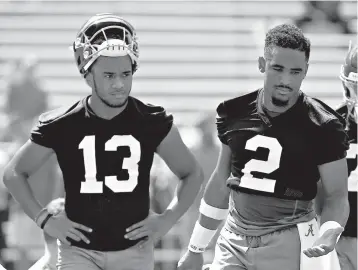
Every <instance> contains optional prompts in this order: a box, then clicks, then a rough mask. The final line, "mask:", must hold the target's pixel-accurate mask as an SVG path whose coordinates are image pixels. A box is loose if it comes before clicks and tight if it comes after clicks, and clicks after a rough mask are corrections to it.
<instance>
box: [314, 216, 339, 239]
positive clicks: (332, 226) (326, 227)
mask: <svg viewBox="0 0 358 270" xmlns="http://www.w3.org/2000/svg"><path fill="white" fill-rule="evenodd" d="M341 227H342V226H341V224H339V223H338V222H336V221H332V220H330V221H326V222H325V223H323V224H322V225H321V227H320V228H319V236H322V235H323V234H324V233H325V232H326V231H328V230H330V229H336V228H341ZM339 237H341V234H339V236H338V237H337V242H338V240H339Z"/></svg>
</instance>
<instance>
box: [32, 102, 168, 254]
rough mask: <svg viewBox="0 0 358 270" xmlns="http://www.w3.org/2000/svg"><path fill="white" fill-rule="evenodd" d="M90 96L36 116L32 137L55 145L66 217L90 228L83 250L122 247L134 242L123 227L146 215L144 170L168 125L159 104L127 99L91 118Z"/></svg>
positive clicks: (76, 244) (145, 176) (147, 205)
mask: <svg viewBox="0 0 358 270" xmlns="http://www.w3.org/2000/svg"><path fill="white" fill-rule="evenodd" d="M88 99H89V97H87V98H85V99H83V100H81V101H79V102H77V103H76V104H74V105H73V106H71V107H69V108H60V109H56V110H54V111H50V112H47V113H45V114H43V115H41V116H40V121H39V123H38V125H37V126H36V127H35V128H34V129H33V130H32V133H31V140H32V141H33V142H35V143H37V144H39V145H42V146H45V147H49V148H52V149H54V151H55V153H56V155H57V158H58V162H59V165H60V168H61V170H62V173H63V178H64V185H65V191H66V203H65V210H66V213H67V216H68V218H69V219H70V220H72V221H75V222H78V223H81V224H83V225H85V226H88V227H90V228H92V229H93V232H92V233H85V234H86V236H87V237H89V239H90V241H91V243H90V244H86V243H84V242H83V241H81V242H76V241H72V244H73V245H75V246H79V247H82V248H86V249H93V250H101V251H114V250H123V249H126V248H128V247H129V246H132V245H134V244H135V243H136V242H138V241H131V240H127V239H124V235H125V233H126V232H125V229H126V228H128V227H129V226H130V225H133V224H134V223H137V222H139V221H141V220H143V219H145V218H146V217H147V216H148V213H149V174H150V169H151V166H152V162H153V156H154V153H155V151H156V148H157V146H158V145H159V144H160V142H161V141H162V140H163V138H165V137H166V135H167V134H168V132H169V130H170V129H171V126H172V123H173V117H172V116H171V115H167V114H166V111H165V110H164V109H163V108H162V107H158V106H153V105H147V104H144V103H142V102H141V101H139V100H137V99H135V98H133V97H129V100H128V105H127V107H126V108H125V109H124V110H123V112H122V113H120V114H119V115H117V116H115V117H114V118H112V119H110V120H105V119H102V118H99V117H98V116H96V115H95V114H94V113H93V111H92V110H91V108H90V107H89V106H88Z"/></svg>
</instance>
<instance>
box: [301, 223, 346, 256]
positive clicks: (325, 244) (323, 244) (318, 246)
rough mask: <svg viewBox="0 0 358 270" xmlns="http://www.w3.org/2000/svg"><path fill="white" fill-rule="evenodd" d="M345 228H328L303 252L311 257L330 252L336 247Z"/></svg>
mask: <svg viewBox="0 0 358 270" xmlns="http://www.w3.org/2000/svg"><path fill="white" fill-rule="evenodd" d="M343 230H344V228H343V227H339V228H334V229H329V230H327V231H326V232H325V233H324V234H323V235H322V236H321V237H319V238H318V239H317V240H316V241H315V242H314V244H313V246H312V247H311V248H308V249H306V250H304V251H303V253H304V254H305V255H306V256H307V257H309V258H312V257H320V256H324V255H326V254H328V253H330V252H331V251H333V249H334V248H335V246H336V243H337V239H338V237H339V235H340V234H341V233H342V232H343Z"/></svg>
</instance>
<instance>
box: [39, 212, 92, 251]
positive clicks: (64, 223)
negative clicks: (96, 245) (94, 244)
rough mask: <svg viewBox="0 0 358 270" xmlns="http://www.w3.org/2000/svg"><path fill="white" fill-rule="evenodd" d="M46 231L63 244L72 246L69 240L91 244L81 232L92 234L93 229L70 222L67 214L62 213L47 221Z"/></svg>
mask: <svg viewBox="0 0 358 270" xmlns="http://www.w3.org/2000/svg"><path fill="white" fill-rule="evenodd" d="M44 231H45V232H46V233H47V234H48V235H50V236H52V237H53V238H57V239H59V240H60V241H61V242H63V243H65V244H68V245H71V243H70V241H68V239H67V238H70V239H72V240H74V241H77V242H79V241H81V240H82V241H84V242H85V243H87V244H89V243H90V241H89V239H88V238H87V237H86V236H85V235H84V234H83V233H82V232H81V231H85V232H92V229H91V228H88V227H86V226H84V225H82V224H79V223H76V222H73V221H71V220H69V219H68V217H67V216H66V213H65V212H62V213H60V214H59V215H57V216H52V217H51V218H50V219H49V220H48V221H47V223H46V224H45V227H44Z"/></svg>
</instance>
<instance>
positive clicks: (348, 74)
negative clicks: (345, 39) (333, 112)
mask: <svg viewBox="0 0 358 270" xmlns="http://www.w3.org/2000/svg"><path fill="white" fill-rule="evenodd" d="M357 51H358V45H357V44H355V45H353V46H352V42H349V48H348V53H347V55H346V57H345V60H344V64H343V65H342V67H341V73H340V76H339V78H340V79H341V81H342V83H343V88H344V99H345V101H346V102H348V103H351V105H353V106H355V105H356V104H357V84H358V73H357Z"/></svg>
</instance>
